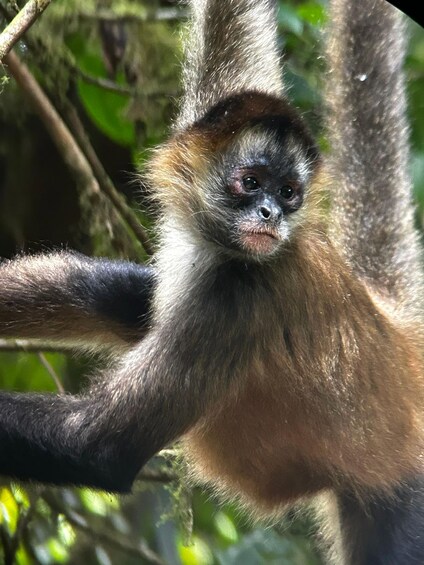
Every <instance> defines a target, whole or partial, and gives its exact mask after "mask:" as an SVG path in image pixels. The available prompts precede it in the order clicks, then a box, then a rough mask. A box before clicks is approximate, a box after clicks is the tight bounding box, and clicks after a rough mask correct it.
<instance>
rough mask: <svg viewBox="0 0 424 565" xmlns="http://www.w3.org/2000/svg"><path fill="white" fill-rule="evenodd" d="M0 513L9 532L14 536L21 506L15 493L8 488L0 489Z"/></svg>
mask: <svg viewBox="0 0 424 565" xmlns="http://www.w3.org/2000/svg"><path fill="white" fill-rule="evenodd" d="M0 513H1V516H2V522H3V523H4V524H6V527H7V529H8V531H9V532H10V533H11V534H14V533H15V531H16V526H17V524H18V518H19V506H18V504H17V503H16V500H15V497H14V496H13V493H12V491H11V490H10V489H8V488H2V489H0Z"/></svg>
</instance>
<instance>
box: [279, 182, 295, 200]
mask: <svg viewBox="0 0 424 565" xmlns="http://www.w3.org/2000/svg"><path fill="white" fill-rule="evenodd" d="M280 194H281V196H282V197H283V198H284V199H285V200H290V198H293V196H294V188H293V187H292V186H290V185H288V184H287V185H285V186H283V187H282V188H280Z"/></svg>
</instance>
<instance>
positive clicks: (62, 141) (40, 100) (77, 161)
mask: <svg viewBox="0 0 424 565" xmlns="http://www.w3.org/2000/svg"><path fill="white" fill-rule="evenodd" d="M4 62H5V63H6V64H7V68H8V71H9V73H10V74H11V75H12V76H13V78H14V79H15V80H16V82H17V83H18V84H19V86H20V87H21V88H22V90H23V91H24V93H25V95H26V96H27V97H28V98H29V100H30V102H31V103H32V105H33V106H34V109H35V110H36V112H37V114H38V115H39V117H40V118H41V120H42V121H43V123H44V125H45V127H46V129H47V131H48V132H49V133H50V136H51V138H52V140H53V141H54V143H55V144H56V146H57V148H58V149H59V152H60V153H61V155H62V157H63V159H64V161H65V163H66V164H67V165H68V167H69V169H70V170H71V172H72V174H73V176H74V177H75V179H76V180H77V182H78V183H79V184H82V185H83V186H84V187H85V189H86V190H87V192H88V193H89V194H96V193H97V194H98V193H100V188H99V184H98V182H97V180H96V178H95V177H94V175H93V171H92V170H91V167H90V165H89V163H88V161H87V159H86V157H85V155H84V153H83V152H82V150H81V149H80V147H79V145H78V144H77V142H76V141H75V139H74V137H73V136H72V134H71V132H70V131H69V129H68V127H67V126H66V124H65V123H64V121H63V120H62V118H61V117H60V116H59V114H58V112H57V111H56V109H55V108H54V107H53V105H52V103H51V102H50V100H49V99H48V98H47V96H46V95H45V93H44V92H43V90H42V89H41V87H40V85H39V84H38V82H37V81H36V80H35V78H34V77H33V76H32V74H31V72H30V70H29V69H28V67H27V66H26V65H25V63H23V62H22V61H21V60H20V59H19V57H18V56H17V55H16V53H13V52H10V53H9V54H8V55H6V57H5V60H4Z"/></svg>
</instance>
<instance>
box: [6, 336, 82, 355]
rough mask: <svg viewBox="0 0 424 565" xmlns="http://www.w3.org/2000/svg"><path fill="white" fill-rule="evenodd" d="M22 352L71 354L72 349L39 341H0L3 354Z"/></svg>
mask: <svg viewBox="0 0 424 565" xmlns="http://www.w3.org/2000/svg"><path fill="white" fill-rule="evenodd" d="M18 351H22V352H24V353H39V352H41V351H42V352H44V353H70V352H71V351H72V349H71V348H70V347H69V348H68V347H65V346H63V344H61V345H54V344H52V343H43V342H41V341H40V342H39V341H37V340H28V339H0V352H1V353H16V352H18Z"/></svg>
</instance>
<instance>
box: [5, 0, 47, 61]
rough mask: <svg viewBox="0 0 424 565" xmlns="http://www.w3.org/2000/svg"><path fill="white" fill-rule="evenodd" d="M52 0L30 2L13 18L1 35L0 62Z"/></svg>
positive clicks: (32, 0) (30, 0)
mask: <svg viewBox="0 0 424 565" xmlns="http://www.w3.org/2000/svg"><path fill="white" fill-rule="evenodd" d="M50 3H51V0H29V2H27V3H26V4H25V6H24V7H23V8H22V10H21V11H20V12H19V13H18V14H17V15H16V16H15V17H14V18H13V20H12V21H11V22H10V23H9V25H8V26H6V28H5V29H4V30H3V32H2V33H1V34H0V61H2V60H3V59H4V57H5V56H6V55H7V54H8V53H9V51H10V50H11V49H12V47H13V46H14V45H15V43H16V42H17V41H19V39H20V38H21V37H22V35H23V34H24V33H25V32H26V30H27V29H28V28H29V27H31V26H32V24H33V23H34V22H35V20H36V19H37V18H38V16H39V15H40V14H42V13H43V12H44V10H45V9H46V8H47V6H48V5H49V4H50Z"/></svg>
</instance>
